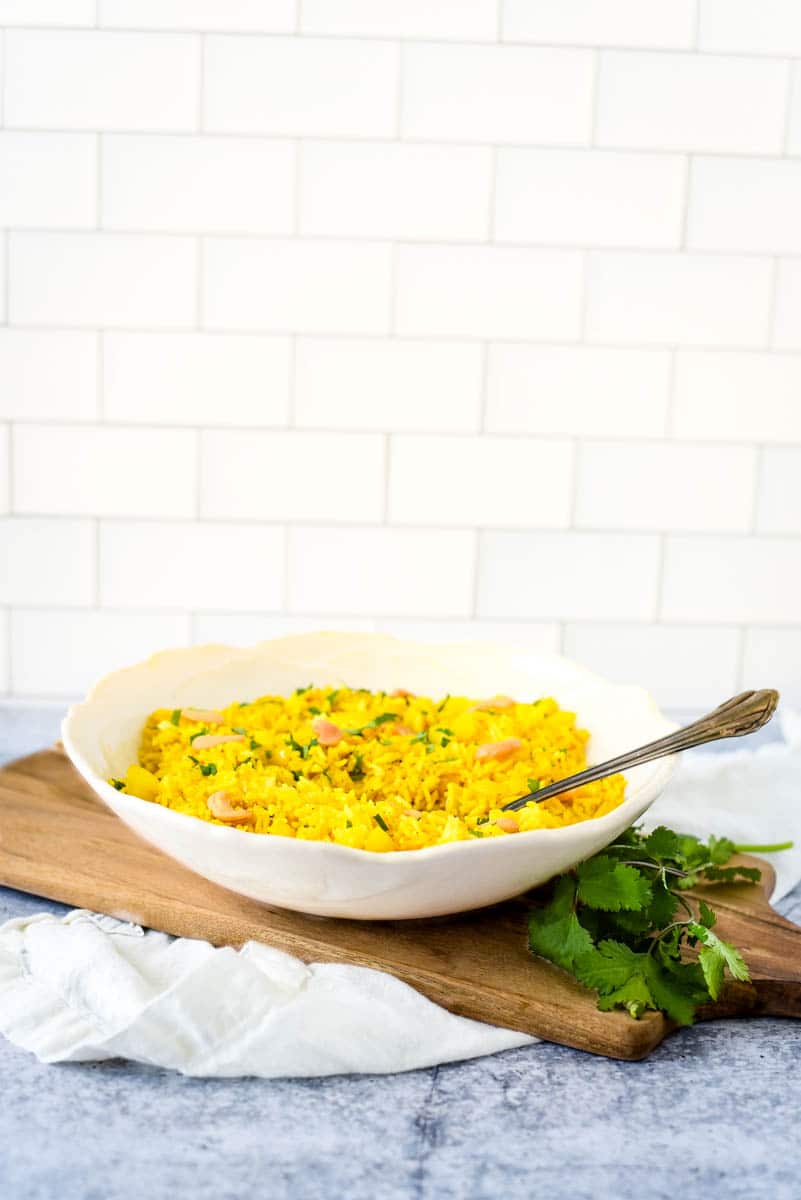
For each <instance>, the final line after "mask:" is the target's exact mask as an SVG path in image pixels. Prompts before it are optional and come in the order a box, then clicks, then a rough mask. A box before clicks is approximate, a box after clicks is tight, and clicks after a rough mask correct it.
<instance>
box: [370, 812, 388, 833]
mask: <svg viewBox="0 0 801 1200" xmlns="http://www.w3.org/2000/svg"><path fill="white" fill-rule="evenodd" d="M373 820H374V821H375V823H376V825H380V827H381V828H382V829H383V830H384V833H389V825H387V823H386V821H385V820H384V818H383V817H382V816H381V813H374V814H373Z"/></svg>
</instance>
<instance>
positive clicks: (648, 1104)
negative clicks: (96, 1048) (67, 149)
mask: <svg viewBox="0 0 801 1200" xmlns="http://www.w3.org/2000/svg"><path fill="white" fill-rule="evenodd" d="M59 715H60V714H59V713H58V712H57V711H56V709H55V708H51V709H39V708H34V707H29V708H25V709H21V708H20V709H16V708H9V707H6V708H0V757H1V758H10V757H15V756H18V755H20V754H23V753H27V752H29V751H30V750H33V749H35V748H37V747H39V746H44V745H47V744H48V743H49V742H51V741H52V740H54V738H55V736H56V735H57V728H58V719H59ZM780 907H781V910H782V911H783V912H784V913H785V914H786V915H787V916H789V917H791V918H794V919H795V920H797V921H799V923H801V887H799V888H798V889H796V891H795V892H794V893H793V894H792V895H791V896H789V897H787V898H786V900H785V901H784V902H783V904H782V905H781V906H780ZM58 910H59V906H58V905H54V904H52V903H50V902H47V901H44V900H39V899H37V898H35V897H31V896H26V895H22V894H21V893H19V892H13V891H10V890H8V889H0V920H6V919H7V918H9V917H13V916H22V915H25V914H28V913H33V912H40V911H58ZM0 1076H1V1077H2V1102H0V1196H1V1197H2V1198H3V1200H51V1198H52V1200H135V1198H138V1197H147V1200H161V1198H162V1197H168V1196H169V1197H183V1196H185V1195H186V1196H190V1195H191V1196H192V1197H193V1200H240V1198H242V1197H250V1196H253V1197H256V1196H259V1197H260V1196H265V1197H269V1198H270V1200H284V1198H287V1200H318V1198H319V1200H340V1198H347V1200H412V1198H414V1200H460V1198H470V1200H485V1198H486V1200H495V1198H499V1200H501V1198H502V1200H516V1198H517V1197H519V1198H520V1200H532V1198H533V1197H540V1196H542V1197H546V1196H547V1197H548V1198H549V1200H561V1198H564V1200H605V1198H607V1197H609V1198H612V1197H614V1198H615V1200H627V1198H628V1197H632V1198H634V1197H637V1198H642V1197H647V1198H648V1200H662V1198H663V1197H664V1198H665V1200H668V1198H669V1200H674V1198H675V1197H676V1196H690V1195H695V1196H703V1197H705V1198H706V1200H712V1198H716V1197H724V1196H725V1197H728V1198H730V1200H746V1198H748V1200H755V1198H759V1197H770V1198H771V1200H796V1198H797V1197H798V1196H799V1194H801V1183H799V1173H800V1172H801V1145H799V1139H798V1137H797V1130H798V1128H799V1123H801V1022H794V1021H779V1020H748V1021H728V1022H720V1023H716V1024H710V1025H706V1026H704V1025H699V1026H696V1027H693V1028H691V1029H686V1030H683V1031H681V1032H679V1033H677V1034H674V1035H673V1037H671V1038H670V1039H669V1040H668V1041H667V1042H666V1043H665V1044H664V1045H662V1046H661V1047H659V1049H657V1050H656V1051H655V1053H654V1054H653V1055H652V1056H651V1057H650V1058H649V1059H647V1060H646V1061H645V1062H642V1063H619V1062H612V1061H609V1060H606V1059H601V1058H594V1057H592V1056H590V1055H587V1054H583V1053H581V1052H579V1051H574V1050H568V1049H565V1048H563V1047H560V1046H553V1045H548V1044H545V1043H540V1044H538V1045H534V1046H531V1047H526V1048H525V1049H521V1050H511V1051H507V1052H506V1053H504V1054H499V1055H495V1056H493V1057H490V1058H483V1059H479V1060H475V1061H472V1062H467V1063H458V1064H455V1065H452V1066H446V1067H438V1068H434V1069H432V1070H425V1071H415V1072H411V1073H409V1074H405V1075H395V1076H388V1077H382V1076H350V1077H339V1078H333V1079H321V1080H314V1079H309V1080H276V1081H269V1080H254V1079H246V1080H226V1081H216V1080H192V1079H185V1078H183V1077H181V1076H179V1075H175V1074H172V1073H170V1072H167V1071H161V1070H155V1069H151V1068H146V1067H139V1066H134V1065H131V1064H129V1063H125V1062H112V1063H104V1064H98V1065H95V1066H86V1065H69V1066H50V1067H47V1066H40V1065H39V1064H38V1063H37V1062H36V1060H35V1059H34V1058H33V1057H32V1056H30V1055H28V1054H26V1053H23V1052H22V1051H20V1050H17V1049H16V1048H15V1047H13V1046H11V1045H9V1044H8V1043H7V1042H5V1041H2V1040H0Z"/></svg>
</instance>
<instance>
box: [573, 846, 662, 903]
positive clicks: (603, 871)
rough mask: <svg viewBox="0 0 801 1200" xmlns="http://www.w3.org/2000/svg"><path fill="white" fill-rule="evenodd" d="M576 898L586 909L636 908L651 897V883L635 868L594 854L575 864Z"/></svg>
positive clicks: (602, 855) (647, 901)
mask: <svg viewBox="0 0 801 1200" xmlns="http://www.w3.org/2000/svg"><path fill="white" fill-rule="evenodd" d="M576 873H577V875H578V897H579V899H580V900H581V901H582V902H583V903H584V904H587V905H589V906H590V908H600V909H602V910H604V911H605V912H619V911H620V909H628V910H633V911H635V912H636V911H637V910H638V909H641V908H644V907H645V906H646V904H648V903H649V902H650V900H651V897H652V892H651V885H650V883H649V882H648V880H647V879H646V878H645V876H644V875H643V874H642V873H641V872H640V871H638V870H637V868H636V867H628V866H624V865H623V864H621V863H615V862H614V861H613V860H612V859H611V858H608V857H607V856H606V855H604V854H597V855H596V856H595V857H594V858H590V859H588V860H587V861H586V862H583V863H579V866H578V868H577V872H576Z"/></svg>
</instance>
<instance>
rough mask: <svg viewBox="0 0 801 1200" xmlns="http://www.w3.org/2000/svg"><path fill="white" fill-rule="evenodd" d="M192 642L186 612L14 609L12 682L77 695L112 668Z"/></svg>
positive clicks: (32, 690) (23, 691)
mask: <svg viewBox="0 0 801 1200" xmlns="http://www.w3.org/2000/svg"><path fill="white" fill-rule="evenodd" d="M188 643H189V617H188V616H185V615H184V614H182V613H133V612H131V613H127V612H125V613H123V612H101V611H99V610H97V609H95V610H92V611H86V612H84V611H80V610H72V611H68V610H65V611H62V610H59V609H18V610H12V613H11V686H12V688H13V691H14V692H15V694H16V695H19V696H43V697H51V696H65V697H70V698H72V697H76V698H77V697H79V696H82V695H83V694H84V693H85V692H86V691H88V689H89V688H90V687H91V686H92V684H93V683H96V682H97V680H98V679H99V678H100V677H101V676H102V675H105V674H106V673H107V672H108V671H114V670H116V669H117V668H119V667H128V666H133V664H134V663H137V662H140V661H141V660H142V659H143V658H149V657H150V655H151V654H155V653H156V651H158V650H168V649H170V648H171V647H173V646H182V645H187V644H188Z"/></svg>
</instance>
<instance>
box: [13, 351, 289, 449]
mask: <svg viewBox="0 0 801 1200" xmlns="http://www.w3.org/2000/svg"><path fill="white" fill-rule="evenodd" d="M0 356H2V337H0ZM291 358H292V352H291V345H290V342H289V339H288V338H285V337H268V336H266V335H265V336H264V337H260V336H257V337H248V336H245V335H242V334H235V333H231V334H229V333H114V332H109V333H105V334H104V335H103V393H104V412H105V415H106V416H107V417H108V418H109V419H110V420H112V421H121V422H128V423H130V424H136V425H139V424H142V425H191V426H196V425H240V426H255V427H258V426H260V425H279V426H280V425H286V424H287V423H288V419H289V385H290V373H291Z"/></svg>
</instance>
